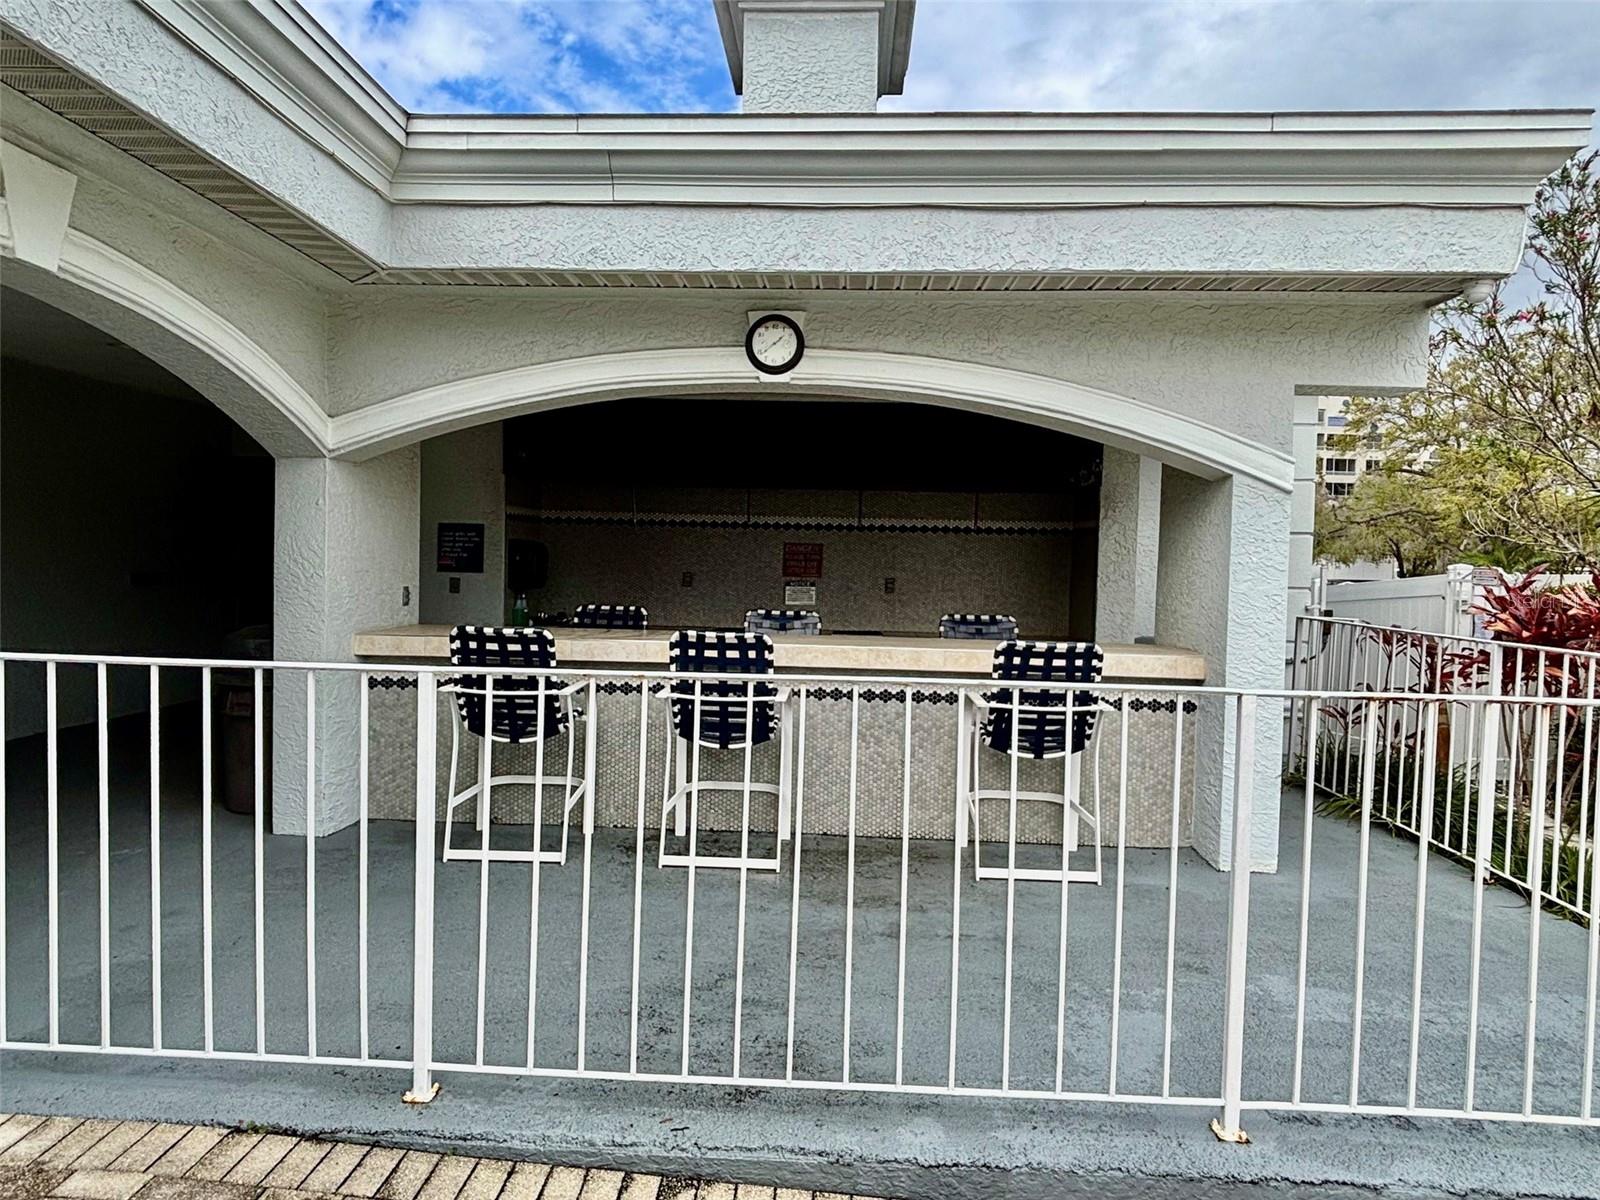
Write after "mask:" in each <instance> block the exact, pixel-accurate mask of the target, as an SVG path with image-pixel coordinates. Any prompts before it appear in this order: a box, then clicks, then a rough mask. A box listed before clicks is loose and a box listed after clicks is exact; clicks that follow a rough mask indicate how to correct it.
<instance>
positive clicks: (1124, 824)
mask: <svg viewBox="0 0 1600 1200" xmlns="http://www.w3.org/2000/svg"><path fill="white" fill-rule="evenodd" d="M1129 699H1130V697H1129V696H1128V694H1127V693H1126V692H1124V693H1123V695H1122V720H1121V727H1122V736H1121V738H1120V739H1119V745H1118V747H1117V895H1116V906H1117V911H1116V915H1115V917H1114V918H1113V929H1112V935H1111V1071H1110V1075H1109V1080H1110V1087H1109V1089H1108V1090H1109V1092H1110V1094H1111V1095H1113V1096H1115V1095H1116V1094H1117V1059H1118V1056H1119V1055H1118V1052H1119V1051H1120V1050H1121V1045H1120V1041H1121V1036H1122V910H1123V904H1124V901H1125V898H1126V889H1125V883H1124V881H1125V878H1126V876H1127V857H1128V855H1127V849H1128V723H1129V722H1128V717H1129V715H1130V713H1131V712H1132V711H1133V710H1132V708H1131V707H1130V706H1129V704H1128V700H1129ZM1099 832H1100V831H1099V830H1098V829H1097V830H1095V833H1096V835H1098V834H1099Z"/></svg>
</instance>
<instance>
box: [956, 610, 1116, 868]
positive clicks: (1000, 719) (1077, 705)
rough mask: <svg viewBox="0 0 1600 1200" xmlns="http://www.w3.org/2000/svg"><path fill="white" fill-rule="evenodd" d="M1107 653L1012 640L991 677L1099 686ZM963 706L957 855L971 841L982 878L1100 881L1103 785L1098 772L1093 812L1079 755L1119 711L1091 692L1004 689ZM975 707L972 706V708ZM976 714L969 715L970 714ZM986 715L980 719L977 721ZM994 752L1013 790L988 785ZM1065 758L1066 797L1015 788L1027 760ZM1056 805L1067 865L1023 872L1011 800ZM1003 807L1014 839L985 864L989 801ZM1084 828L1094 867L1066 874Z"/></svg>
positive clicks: (1081, 645)
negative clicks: (983, 833) (983, 834)
mask: <svg viewBox="0 0 1600 1200" xmlns="http://www.w3.org/2000/svg"><path fill="white" fill-rule="evenodd" d="M1102 664H1103V655H1102V654H1101V651H1100V647H1099V646H1097V645H1095V644H1094V643H1093V642H1029V641H1017V640H1016V639H1012V640H1010V641H1007V642H1004V643H1002V644H1001V645H999V646H997V647H995V652H994V671H993V678H994V679H996V680H1002V681H1005V682H1008V683H1016V684H1027V683H1057V684H1059V683H1067V684H1072V683H1083V684H1091V685H1092V684H1096V683H1099V682H1100V678H1101V671H1102ZM962 700H963V703H962V704H961V705H960V706H959V707H960V709H961V712H962V714H963V716H962V720H963V725H962V732H961V750H960V752H959V757H960V758H961V759H962V760H963V761H962V762H961V763H960V764H959V765H958V768H957V771H958V775H959V776H960V784H959V786H960V788H961V792H962V794H961V796H960V803H959V815H958V817H957V829H956V847H957V853H958V854H959V853H960V851H961V850H962V849H965V847H966V845H967V842H968V840H969V838H970V840H971V842H972V867H973V874H974V875H975V876H976V877H977V878H978V879H1007V878H1014V879H1031V880H1045V881H1054V882H1067V883H1099V882H1100V879H1101V874H1100V841H1101V838H1100V786H1099V771H1098V767H1097V769H1096V771H1095V780H1094V783H1095V787H1094V807H1093V810H1092V811H1091V810H1090V809H1088V808H1086V807H1084V805H1083V803H1082V802H1081V800H1080V798H1079V797H1080V793H1081V790H1082V788H1081V783H1082V775H1083V772H1082V767H1081V764H1080V757H1081V755H1082V754H1083V751H1084V750H1085V749H1087V748H1088V746H1089V743H1090V741H1091V740H1092V739H1093V737H1094V729H1095V724H1096V722H1097V720H1098V718H1099V716H1100V714H1101V713H1103V712H1114V711H1116V710H1115V708H1113V706H1111V705H1109V704H1107V703H1106V702H1105V700H1104V699H1102V698H1101V697H1100V696H1099V695H1098V694H1097V693H1096V692H1095V691H1094V690H1093V689H1092V688H1090V687H1085V688H1075V689H1071V690H1068V689H1065V688H1055V689H1051V690H1045V689H1042V688H1029V687H1025V686H1023V687H1001V688H994V689H991V690H989V691H985V692H983V693H982V694H980V695H970V694H968V695H965V696H963V697H962ZM969 706H970V707H969ZM969 714H970V715H969ZM975 716H981V719H974V717H975ZM984 749H988V750H990V751H993V752H994V753H996V754H1002V755H1004V756H1006V758H1007V760H1008V762H1007V776H1008V779H1007V786H1005V787H998V788H996V787H989V788H986V787H982V786H981V784H980V774H981V772H980V758H981V751H982V750H984ZM1054 758H1059V759H1062V760H1063V764H1062V783H1061V790H1060V791H1058V792H1057V791H1049V792H1040V791H1021V790H1018V789H1017V768H1018V766H1019V764H1020V763H1021V762H1022V761H1023V760H1034V761H1038V760H1043V759H1054ZM1013 798H1015V800H1016V801H1018V802H1019V805H1020V804H1022V803H1029V804H1041V803H1042V804H1053V805H1059V806H1060V808H1061V844H1062V850H1061V866H1060V867H1059V868H1041V867H1026V868H1025V867H1018V866H1015V862H1016V857H1015V853H1014V847H1013V846H1012V844H1011V838H1012V837H1014V836H1015V823H1014V816H1013V813H1012V812H1011V801H1012V799H1013ZM997 800H998V801H1000V802H1002V803H1003V804H1004V805H1005V806H1006V828H1007V830H1008V834H1007V837H1006V840H1005V841H1004V842H1002V846H1003V848H1004V849H1005V850H1006V857H1005V861H1004V862H1003V863H1001V864H999V865H996V864H994V863H986V862H984V860H983V852H982V843H981V841H980V838H979V829H980V827H981V826H980V821H979V817H980V816H981V813H982V809H983V802H984V801H991V802H993V801H997ZM1080 822H1083V823H1087V824H1088V826H1089V827H1090V829H1091V830H1092V831H1093V836H1094V850H1095V854H1094V867H1093V868H1092V869H1068V865H1067V856H1068V855H1069V854H1070V853H1071V852H1072V851H1074V850H1076V849H1077V848H1078V835H1079V825H1080Z"/></svg>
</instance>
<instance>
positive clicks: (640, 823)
mask: <svg viewBox="0 0 1600 1200" xmlns="http://www.w3.org/2000/svg"><path fill="white" fill-rule="evenodd" d="M592 719H593V718H592V717H591V720H592ZM671 724H672V722H671V720H670V719H669V720H668V722H667V725H668V727H669V730H670V727H671ZM649 737H650V681H649V680H648V679H645V678H642V677H641V678H640V680H639V802H638V811H637V813H636V814H635V825H634V844H633V955H632V963H631V966H630V971H629V984H628V1074H630V1075H636V1074H638V1071H639V945H640V938H641V937H642V935H643V929H642V927H641V925H642V920H643V917H644V793H645V787H646V784H647V780H646V772H647V771H648V769H649V768H648V762H647V760H648V758H649V748H650V741H649ZM589 784H590V786H591V787H593V786H594V781H593V780H590V781H589ZM662 819H663V820H665V819H666V816H665V813H663V814H662Z"/></svg>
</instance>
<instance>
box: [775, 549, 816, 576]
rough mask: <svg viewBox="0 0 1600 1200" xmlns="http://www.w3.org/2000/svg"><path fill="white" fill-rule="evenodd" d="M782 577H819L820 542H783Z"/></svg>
mask: <svg viewBox="0 0 1600 1200" xmlns="http://www.w3.org/2000/svg"><path fill="white" fill-rule="evenodd" d="M783 577H784V578H785V579H821V578H822V543H821V542H785V543H784V544H783Z"/></svg>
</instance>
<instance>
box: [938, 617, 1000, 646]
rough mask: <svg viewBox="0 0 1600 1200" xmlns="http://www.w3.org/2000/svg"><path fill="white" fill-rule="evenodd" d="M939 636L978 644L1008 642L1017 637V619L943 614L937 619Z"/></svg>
mask: <svg viewBox="0 0 1600 1200" xmlns="http://www.w3.org/2000/svg"><path fill="white" fill-rule="evenodd" d="M939 636H940V637H942V638H966V639H968V640H970V641H978V642H996V641H998V642H1004V641H1009V640H1010V639H1011V638H1014V637H1016V636H1017V619H1016V618H1015V617H1001V616H994V615H992V614H990V613H945V615H944V616H942V617H940V618H939Z"/></svg>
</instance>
